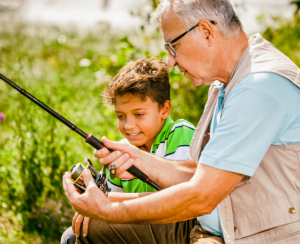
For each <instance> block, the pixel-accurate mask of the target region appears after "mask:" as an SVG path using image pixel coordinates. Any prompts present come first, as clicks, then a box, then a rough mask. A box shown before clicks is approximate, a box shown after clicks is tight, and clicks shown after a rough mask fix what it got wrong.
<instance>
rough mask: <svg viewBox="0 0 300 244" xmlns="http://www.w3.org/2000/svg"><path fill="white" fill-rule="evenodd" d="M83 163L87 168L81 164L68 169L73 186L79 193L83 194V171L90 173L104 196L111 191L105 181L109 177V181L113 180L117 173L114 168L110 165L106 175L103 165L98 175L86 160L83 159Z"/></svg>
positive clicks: (91, 164) (105, 167)
mask: <svg viewBox="0 0 300 244" xmlns="http://www.w3.org/2000/svg"><path fill="white" fill-rule="evenodd" d="M84 162H85V163H87V166H84V165H83V164H82V163H78V164H75V165H73V166H72V167H71V169H70V174H71V178H72V179H73V184H74V186H75V187H76V188H77V189H78V190H80V191H81V192H85V190H86V187H85V185H84V181H83V177H82V173H83V171H84V170H85V169H88V170H90V171H91V173H92V176H93V179H94V182H95V184H96V185H97V186H98V187H99V188H100V190H101V191H103V193H104V194H106V193H108V192H110V191H111V189H110V188H108V186H107V181H108V178H109V176H110V177H111V179H114V178H115V176H116V173H117V170H116V166H115V165H114V164H111V166H110V168H109V169H108V174H107V175H106V169H107V166H106V165H105V166H104V167H103V169H102V171H101V172H100V173H99V172H98V171H97V170H95V168H94V166H93V163H92V162H91V161H90V160H89V159H88V158H85V159H84Z"/></svg>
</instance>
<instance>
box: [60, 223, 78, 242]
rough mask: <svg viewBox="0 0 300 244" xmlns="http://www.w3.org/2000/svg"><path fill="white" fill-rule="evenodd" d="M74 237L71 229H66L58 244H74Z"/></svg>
mask: <svg viewBox="0 0 300 244" xmlns="http://www.w3.org/2000/svg"><path fill="white" fill-rule="evenodd" d="M75 242H76V235H75V234H74V233H73V230H72V227H70V228H68V229H67V230H66V231H65V232H64V233H63V235H62V237H61V241H60V244H75Z"/></svg>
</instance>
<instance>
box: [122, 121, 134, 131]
mask: <svg viewBox="0 0 300 244" xmlns="http://www.w3.org/2000/svg"><path fill="white" fill-rule="evenodd" d="M134 127H135V123H134V121H132V120H127V121H126V123H125V125H124V128H125V129H126V130H130V129H133V128H134Z"/></svg>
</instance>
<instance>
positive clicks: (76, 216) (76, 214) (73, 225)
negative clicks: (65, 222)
mask: <svg viewBox="0 0 300 244" xmlns="http://www.w3.org/2000/svg"><path fill="white" fill-rule="evenodd" d="M78 216H79V213H77V212H76V213H75V216H74V218H73V220H72V230H73V233H74V234H75V223H76V220H77V218H78Z"/></svg>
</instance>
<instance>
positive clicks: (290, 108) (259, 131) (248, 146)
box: [198, 73, 300, 236]
mask: <svg viewBox="0 0 300 244" xmlns="http://www.w3.org/2000/svg"><path fill="white" fill-rule="evenodd" d="M220 94H222V92H221V93H220ZM219 100H220V101H221V102H222V99H219ZM217 106H219V105H218V104H217ZM217 119H218V118H217V117H215V116H214V118H213V120H212V123H211V124H212V126H213V127H214V128H212V129H213V130H212V132H213V136H212V137H211V139H210V141H209V143H208V144H207V145H206V147H205V148H204V150H203V152H202V154H201V157H200V159H199V162H200V163H201V164H205V165H208V166H211V167H213V168H218V169H222V170H226V171H230V172H235V173H240V174H243V175H247V176H253V174H254V173H255V171H256V169H257V168H258V166H259V164H260V162H261V160H262V158H263V157H264V155H265V153H266V152H267V150H268V148H269V147H270V145H271V144H273V145H292V144H296V143H299V142H300V89H299V88H298V87H296V86H295V85H294V84H292V83H291V82H290V81H289V80H287V79H285V78H283V77H281V76H279V75H276V74H273V73H255V74H251V75H249V76H247V77H246V78H245V79H243V80H242V81H241V82H240V83H239V84H238V85H237V86H236V87H235V88H234V89H233V90H232V92H231V93H230V94H229V96H228V97H227V99H226V101H225V104H224V109H223V110H222V117H221V119H220V120H219V121H217ZM214 121H217V122H214ZM198 221H199V222H200V224H201V226H202V227H203V228H204V229H205V230H208V231H210V232H211V233H213V234H215V235H219V236H222V229H221V225H220V220H219V212H218V208H216V209H215V210H214V211H213V212H212V213H211V214H209V215H204V216H202V217H199V218H198Z"/></svg>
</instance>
